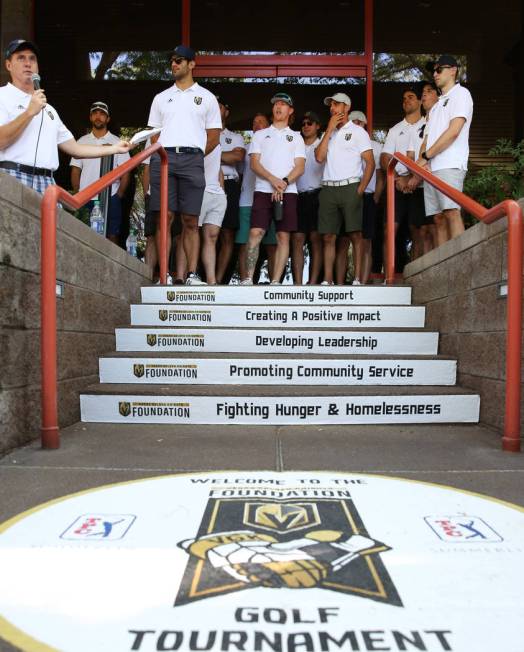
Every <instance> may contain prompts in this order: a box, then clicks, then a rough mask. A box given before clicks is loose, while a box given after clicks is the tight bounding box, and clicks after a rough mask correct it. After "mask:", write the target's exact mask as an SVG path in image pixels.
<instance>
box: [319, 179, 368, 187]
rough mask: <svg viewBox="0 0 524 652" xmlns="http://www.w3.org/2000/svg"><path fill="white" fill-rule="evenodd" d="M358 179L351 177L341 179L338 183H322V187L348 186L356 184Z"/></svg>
mask: <svg viewBox="0 0 524 652" xmlns="http://www.w3.org/2000/svg"><path fill="white" fill-rule="evenodd" d="M359 181H360V178H359V177H351V179H341V180H340V181H322V185H323V186H349V185H350V184H352V183H358V182H359Z"/></svg>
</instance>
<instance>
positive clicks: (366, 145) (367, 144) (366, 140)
mask: <svg viewBox="0 0 524 652" xmlns="http://www.w3.org/2000/svg"><path fill="white" fill-rule="evenodd" d="M370 149H371V150H372V149H373V145H372V144H371V138H370V137H369V134H368V132H367V131H366V130H365V129H362V132H360V131H359V132H358V151H359V152H360V153H361V154H362V153H363V152H367V151H368V150H370Z"/></svg>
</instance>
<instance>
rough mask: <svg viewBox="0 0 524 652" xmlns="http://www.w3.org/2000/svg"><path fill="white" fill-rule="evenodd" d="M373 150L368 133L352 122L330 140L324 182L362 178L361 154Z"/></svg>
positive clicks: (332, 135)
mask: <svg viewBox="0 0 524 652" xmlns="http://www.w3.org/2000/svg"><path fill="white" fill-rule="evenodd" d="M370 149H373V147H372V145H371V140H370V138H369V135H368V132H367V131H366V130H365V129H363V128H362V127H360V126H359V125H356V124H355V123H354V122H352V121H351V120H350V121H349V122H347V123H346V124H345V125H342V127H340V129H335V131H333V133H332V134H331V136H330V138H329V144H328V152H327V158H326V164H325V166H324V174H323V176H322V180H323V181H342V180H343V179H357V178H358V179H361V178H362V157H361V154H362V153H363V152H366V151H367V150H370Z"/></svg>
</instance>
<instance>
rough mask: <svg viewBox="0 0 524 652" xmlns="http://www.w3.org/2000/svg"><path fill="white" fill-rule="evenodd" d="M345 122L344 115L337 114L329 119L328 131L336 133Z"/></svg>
mask: <svg viewBox="0 0 524 652" xmlns="http://www.w3.org/2000/svg"><path fill="white" fill-rule="evenodd" d="M343 122H344V114H343V113H335V115H332V116H331V118H330V119H329V122H328V125H327V128H326V131H330V132H331V131H334V130H335V129H337V128H338V126H339V125H340V124H342V123H343Z"/></svg>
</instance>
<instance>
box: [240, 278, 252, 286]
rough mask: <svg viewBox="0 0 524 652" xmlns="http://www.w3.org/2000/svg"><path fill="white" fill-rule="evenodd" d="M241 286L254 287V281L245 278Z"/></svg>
mask: <svg viewBox="0 0 524 652" xmlns="http://www.w3.org/2000/svg"><path fill="white" fill-rule="evenodd" d="M239 285H253V279H250V278H245V279H244V280H243V281H240V283H239Z"/></svg>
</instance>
